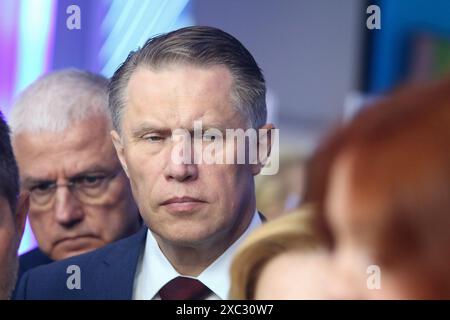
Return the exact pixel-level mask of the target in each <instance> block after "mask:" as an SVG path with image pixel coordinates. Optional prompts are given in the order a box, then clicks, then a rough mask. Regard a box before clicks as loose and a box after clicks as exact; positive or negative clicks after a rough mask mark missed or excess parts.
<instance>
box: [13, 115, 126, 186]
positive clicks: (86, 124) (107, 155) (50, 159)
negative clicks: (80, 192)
mask: <svg viewBox="0 0 450 320" xmlns="http://www.w3.org/2000/svg"><path fill="white" fill-rule="evenodd" d="M109 131H110V124H109V123H108V122H107V120H104V119H102V118H92V119H89V120H85V121H80V122H78V123H75V124H73V125H72V126H71V127H69V128H68V129H66V130H64V131H63V132H48V131H42V132H38V133H30V132H24V133H21V134H19V135H17V136H16V137H15V139H14V151H15V153H16V158H17V162H18V164H19V168H20V171H21V178H22V180H23V179H24V178H27V177H33V178H41V179H44V178H45V179H56V177H57V176H58V177H71V176H74V175H77V174H79V173H82V172H84V171H89V170H91V171H92V170H97V169H100V168H110V167H111V168H112V167H114V166H115V165H117V164H118V158H117V155H116V153H115V150H114V146H113V144H112V140H111V137H110V134H109Z"/></svg>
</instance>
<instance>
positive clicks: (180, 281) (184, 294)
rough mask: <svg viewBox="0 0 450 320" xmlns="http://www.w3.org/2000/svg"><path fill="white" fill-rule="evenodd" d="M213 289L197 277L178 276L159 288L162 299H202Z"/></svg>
mask: <svg viewBox="0 0 450 320" xmlns="http://www.w3.org/2000/svg"><path fill="white" fill-rule="evenodd" d="M211 292H212V291H211V290H210V289H209V288H208V287H207V286H205V285H204V284H203V283H201V282H200V281H198V280H197V279H192V278H187V277H176V278H175V279H172V280H171V281H169V282H168V283H166V285H165V286H164V287H162V288H161V290H159V296H160V297H161V299H162V300H202V299H204V298H206V297H207V296H208V295H209V294H211Z"/></svg>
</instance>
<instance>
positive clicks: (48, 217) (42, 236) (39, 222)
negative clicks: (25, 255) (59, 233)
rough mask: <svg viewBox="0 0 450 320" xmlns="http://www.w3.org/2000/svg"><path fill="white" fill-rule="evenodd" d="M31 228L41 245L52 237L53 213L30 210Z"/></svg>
mask: <svg viewBox="0 0 450 320" xmlns="http://www.w3.org/2000/svg"><path fill="white" fill-rule="evenodd" d="M28 218H29V220H30V225H31V228H32V229H33V233H34V235H35V236H36V238H37V240H38V241H39V243H41V242H42V243H44V242H45V241H46V239H49V238H51V237H52V234H53V233H52V230H53V229H52V225H53V223H52V220H53V211H50V210H49V211H41V210H35V209H33V207H31V208H30V211H29V213H28Z"/></svg>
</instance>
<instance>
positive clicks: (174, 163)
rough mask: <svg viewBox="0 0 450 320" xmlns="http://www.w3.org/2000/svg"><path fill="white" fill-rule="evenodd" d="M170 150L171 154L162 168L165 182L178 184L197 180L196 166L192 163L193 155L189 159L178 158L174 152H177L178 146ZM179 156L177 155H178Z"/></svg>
mask: <svg viewBox="0 0 450 320" xmlns="http://www.w3.org/2000/svg"><path fill="white" fill-rule="evenodd" d="M175 148H178V149H172V151H171V153H170V154H168V159H167V161H166V163H167V165H166V166H165V168H164V175H165V177H166V179H167V180H176V181H179V182H188V181H193V180H196V179H197V178H198V165H197V164H195V163H194V157H193V154H192V155H191V157H186V158H185V157H178V158H175V157H176V155H175V154H174V152H177V151H176V150H179V148H180V145H178V146H176V147H175ZM178 156H179V154H178ZM182 159H183V160H182Z"/></svg>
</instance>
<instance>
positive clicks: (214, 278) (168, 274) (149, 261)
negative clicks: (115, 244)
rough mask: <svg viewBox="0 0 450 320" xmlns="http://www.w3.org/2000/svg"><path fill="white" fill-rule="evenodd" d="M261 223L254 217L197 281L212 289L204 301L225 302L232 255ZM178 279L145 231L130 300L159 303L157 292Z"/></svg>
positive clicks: (228, 288) (172, 268)
mask: <svg viewBox="0 0 450 320" xmlns="http://www.w3.org/2000/svg"><path fill="white" fill-rule="evenodd" d="M261 224H262V221H261V218H260V217H259V214H258V212H255V214H254V215H253V218H252V221H251V222H250V224H249V226H248V227H247V230H245V232H244V233H243V234H242V235H241V236H240V237H239V239H238V240H236V241H235V242H234V243H233V244H232V245H231V246H230V247H229V248H228V249H227V250H226V251H225V252H224V253H223V254H222V255H221V256H220V257H219V258H217V259H216V260H215V261H214V262H213V263H212V264H211V265H210V266H209V267H208V268H206V269H205V270H203V272H202V273H201V274H200V275H199V276H198V277H196V278H194V277H190V278H194V279H197V280H199V281H201V282H202V283H203V284H204V285H205V286H207V287H208V288H209V289H211V291H212V294H211V295H210V296H208V297H207V298H206V300H220V299H222V300H226V299H227V298H228V291H229V290H230V266H231V262H232V259H233V254H234V252H235V251H236V249H237V248H238V247H239V245H240V244H241V243H242V241H244V239H245V238H247V236H248V235H249V234H250V233H251V232H252V231H253V230H254V229H255V228H257V227H258V226H260V225H261ZM179 276H181V275H180V274H179V273H178V272H177V271H176V270H175V269H174V267H173V266H172V264H171V263H170V262H169V260H167V258H166V257H165V256H164V254H163V253H162V251H161V249H160V248H159V246H158V243H157V242H156V240H155V237H154V236H153V234H152V233H151V232H150V230H147V238H146V241H145V247H144V249H143V253H142V254H141V256H140V260H139V262H138V265H137V269H136V274H135V276H134V285H133V300H159V299H160V297H159V294H158V292H159V290H160V289H161V288H162V287H163V286H164V285H166V284H167V283H168V282H169V281H171V280H172V279H174V278H176V277H179Z"/></svg>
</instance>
